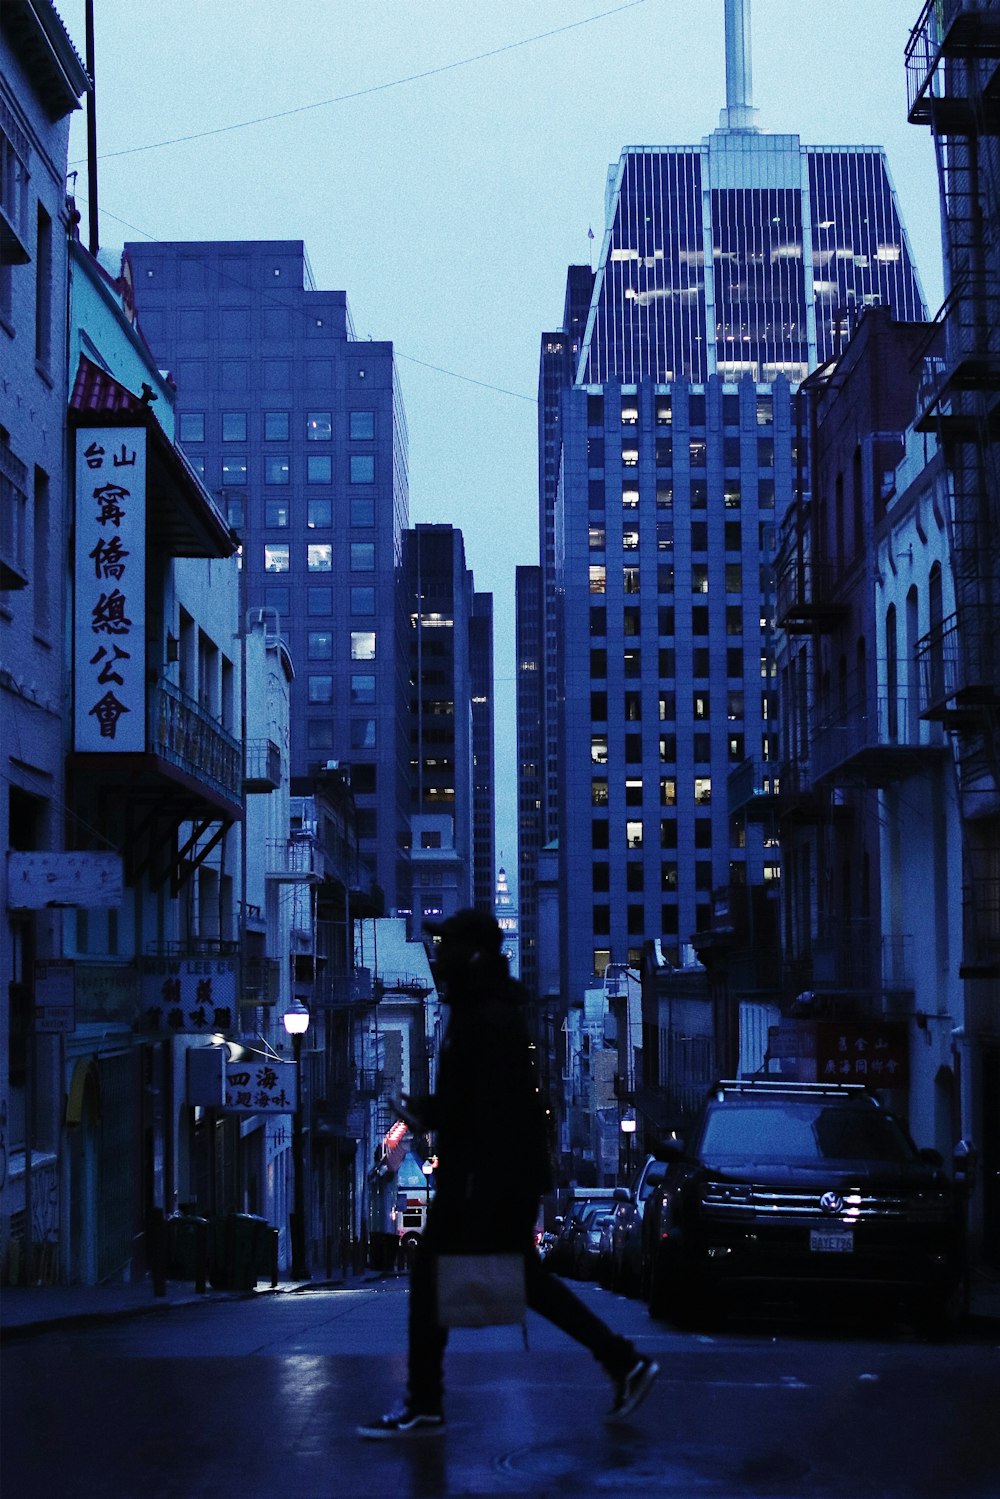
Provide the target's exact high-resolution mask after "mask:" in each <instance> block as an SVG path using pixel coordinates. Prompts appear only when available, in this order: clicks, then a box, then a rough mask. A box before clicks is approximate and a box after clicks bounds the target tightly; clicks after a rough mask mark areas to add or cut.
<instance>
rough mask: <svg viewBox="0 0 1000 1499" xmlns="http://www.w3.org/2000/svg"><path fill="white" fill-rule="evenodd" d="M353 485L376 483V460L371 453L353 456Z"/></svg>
mask: <svg viewBox="0 0 1000 1499" xmlns="http://www.w3.org/2000/svg"><path fill="white" fill-rule="evenodd" d="M351 483H352V484H374V483H375V458H374V455H373V454H371V453H352V454H351Z"/></svg>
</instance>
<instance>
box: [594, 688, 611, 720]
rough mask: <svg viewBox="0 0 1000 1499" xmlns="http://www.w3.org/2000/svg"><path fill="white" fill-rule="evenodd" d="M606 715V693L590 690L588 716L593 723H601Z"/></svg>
mask: <svg viewBox="0 0 1000 1499" xmlns="http://www.w3.org/2000/svg"><path fill="white" fill-rule="evenodd" d="M607 716H608V694H607V693H606V692H592V693H591V694H590V717H591V721H592V722H595V723H603V722H604V721H605V720H606V719H607Z"/></svg>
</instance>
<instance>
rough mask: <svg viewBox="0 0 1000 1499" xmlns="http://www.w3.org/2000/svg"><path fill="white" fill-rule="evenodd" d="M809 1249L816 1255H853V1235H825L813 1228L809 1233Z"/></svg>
mask: <svg viewBox="0 0 1000 1499" xmlns="http://www.w3.org/2000/svg"><path fill="white" fill-rule="evenodd" d="M809 1248H810V1249H811V1250H812V1251H813V1253H814V1254H853V1253H854V1235H853V1234H852V1233H824V1232H822V1231H821V1230H820V1229H817V1228H813V1229H810V1231H809Z"/></svg>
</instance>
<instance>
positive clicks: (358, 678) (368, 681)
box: [351, 672, 375, 707]
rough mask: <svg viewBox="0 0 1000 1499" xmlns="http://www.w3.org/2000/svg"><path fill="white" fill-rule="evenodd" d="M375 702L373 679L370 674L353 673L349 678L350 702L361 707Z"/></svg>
mask: <svg viewBox="0 0 1000 1499" xmlns="http://www.w3.org/2000/svg"><path fill="white" fill-rule="evenodd" d="M374 701H375V678H374V676H373V675H371V674H370V673H367V672H366V673H364V674H363V675H362V674H361V673H355V675H353V676H352V677H351V702H352V703H354V704H356V705H358V706H359V707H361V706H363V705H364V704H366V703H373V702H374Z"/></svg>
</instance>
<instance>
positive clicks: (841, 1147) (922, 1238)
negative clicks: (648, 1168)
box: [643, 1080, 967, 1335]
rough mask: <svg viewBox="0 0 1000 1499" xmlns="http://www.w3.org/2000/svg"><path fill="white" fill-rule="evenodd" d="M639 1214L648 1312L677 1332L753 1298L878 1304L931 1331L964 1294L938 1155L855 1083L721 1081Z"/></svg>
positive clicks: (959, 1234) (953, 1201)
mask: <svg viewBox="0 0 1000 1499" xmlns="http://www.w3.org/2000/svg"><path fill="white" fill-rule="evenodd" d="M667 1150H668V1153H669V1155H670V1160H669V1163H668V1169H667V1172H666V1175H665V1178H664V1180H663V1183H662V1185H661V1186H660V1187H659V1188H657V1189H656V1190H655V1192H654V1193H653V1195H652V1197H651V1198H650V1199H649V1202H648V1204H647V1208H646V1213H645V1221H644V1229H645V1233H644V1236H643V1246H644V1251H645V1256H646V1263H647V1287H648V1298H649V1310H650V1313H651V1315H653V1316H654V1317H668V1318H670V1319H671V1320H672V1321H673V1322H675V1323H676V1324H677V1325H679V1326H688V1327H692V1326H698V1325H700V1324H702V1323H704V1322H706V1321H714V1320H716V1319H717V1318H718V1317H719V1316H721V1315H722V1314H724V1312H725V1310H726V1308H727V1306H728V1305H729V1304H731V1302H732V1299H733V1298H734V1297H746V1296H747V1295H748V1294H750V1293H753V1292H766V1293H768V1294H769V1295H770V1296H774V1295H779V1296H781V1297H789V1296H791V1297H795V1298H796V1299H800V1298H803V1297H808V1298H810V1299H812V1300H814V1301H816V1302H818V1304H819V1305H820V1306H825V1305H827V1304H829V1302H830V1301H831V1300H832V1299H833V1298H834V1297H836V1296H837V1295H841V1296H844V1297H848V1298H852V1299H854V1300H857V1299H858V1298H860V1297H862V1296H864V1295H867V1296H869V1297H871V1298H873V1299H876V1298H877V1304H878V1305H879V1307H880V1308H882V1309H884V1310H888V1309H893V1310H897V1311H902V1312H903V1313H904V1315H906V1316H907V1317H908V1318H909V1319H910V1320H911V1321H913V1322H914V1323H916V1324H918V1325H919V1326H920V1328H921V1329H923V1330H925V1331H927V1332H929V1333H931V1334H938V1335H939V1334H941V1333H942V1332H944V1331H946V1330H947V1329H948V1328H949V1327H951V1326H952V1325H953V1324H954V1322H955V1321H956V1320H957V1318H958V1317H959V1316H960V1315H961V1313H962V1311H963V1308H964V1305H965V1298H966V1294H967V1270H966V1253H965V1232H964V1228H965V1202H964V1193H963V1191H962V1190H961V1188H960V1187H958V1186H956V1184H955V1183H954V1182H952V1181H951V1180H950V1178H949V1177H948V1176H947V1175H946V1173H945V1172H944V1170H943V1162H942V1159H941V1156H940V1155H939V1154H938V1152H937V1151H934V1150H918V1149H917V1148H916V1146H915V1145H914V1144H913V1141H912V1140H911V1139H910V1137H909V1135H908V1134H907V1132H906V1130H905V1129H904V1128H903V1126H902V1125H901V1124H900V1122H899V1121H898V1120H897V1119H896V1118H894V1117H893V1115H892V1114H891V1113H889V1112H888V1111H887V1110H886V1109H885V1108H884V1107H883V1106H882V1105H881V1104H880V1103H879V1101H878V1099H877V1098H876V1097H875V1096H874V1095H873V1094H871V1093H869V1092H868V1091H867V1090H866V1089H865V1088H863V1087H860V1086H858V1085H856V1084H838V1083H829V1084H825V1083H824V1084H820V1083H816V1084H813V1083H802V1084H792V1083H778V1082H770V1081H767V1082H765V1081H756V1080H750V1081H744V1082H721V1083H719V1084H717V1085H716V1086H715V1087H714V1088H713V1089H712V1090H711V1091H710V1093H709V1094H708V1097H707V1098H706V1100H705V1102H704V1105H703V1106H702V1109H701V1111H700V1114H699V1116H698V1118H697V1120H696V1121H695V1123H694V1125H693V1127H692V1129H691V1130H690V1133H689V1135H688V1138H687V1141H686V1144H685V1145H683V1146H682V1145H678V1146H677V1148H676V1149H675V1150H674V1149H670V1148H669V1147H668V1148H667Z"/></svg>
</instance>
